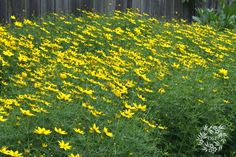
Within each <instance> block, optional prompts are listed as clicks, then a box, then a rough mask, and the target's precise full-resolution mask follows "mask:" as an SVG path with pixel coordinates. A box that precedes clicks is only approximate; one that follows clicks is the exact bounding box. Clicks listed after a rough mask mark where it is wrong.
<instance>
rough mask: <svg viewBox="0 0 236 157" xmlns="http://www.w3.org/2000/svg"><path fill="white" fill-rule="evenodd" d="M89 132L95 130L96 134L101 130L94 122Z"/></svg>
mask: <svg viewBox="0 0 236 157" xmlns="http://www.w3.org/2000/svg"><path fill="white" fill-rule="evenodd" d="M89 132H90V133H94V132H96V133H98V134H100V133H101V131H100V130H99V127H98V126H97V125H96V124H95V123H94V124H93V126H92V127H90V129H89Z"/></svg>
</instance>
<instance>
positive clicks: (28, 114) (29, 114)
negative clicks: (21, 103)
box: [20, 108, 35, 116]
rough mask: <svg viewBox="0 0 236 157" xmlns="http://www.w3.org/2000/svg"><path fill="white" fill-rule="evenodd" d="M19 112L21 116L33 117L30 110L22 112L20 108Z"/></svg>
mask: <svg viewBox="0 0 236 157" xmlns="http://www.w3.org/2000/svg"><path fill="white" fill-rule="evenodd" d="M20 111H21V113H22V114H23V115H26V116H35V115H34V114H33V113H31V112H30V110H24V109H22V108H20Z"/></svg>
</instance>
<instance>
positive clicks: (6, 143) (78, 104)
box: [0, 11, 236, 157]
mask: <svg viewBox="0 0 236 157" xmlns="http://www.w3.org/2000/svg"><path fill="white" fill-rule="evenodd" d="M11 19H12V22H13V23H14V25H13V26H0V66H1V69H0V79H1V80H0V87H1V90H0V133H1V134H0V154H1V156H17V157H22V156H26V157H28V156H29V157H30V156H40V157H43V156H45V157H48V156H56V157H60V156H61V157H64V156H68V157H80V156H84V157H86V156H91V157H92V156H96V157H100V156H101V157H103V156H117V157H118V156H120V157H124V156H142V157H143V156H144V157H145V156H147V157H151V156H153V157H156V156H161V157H162V156H181V157H184V156H186V157H190V156H191V157H198V156H205V157H209V156H219V157H220V156H222V157H223V156H227V157H228V156H229V157H230V156H231V157H233V156H235V153H236V152H235V147H236V143H235V142H234V139H235V138H236V134H235V132H236V129H235V126H236V106H235V104H236V99H235V95H236V83H235V80H236V66H235V62H236V60H235V58H236V53H235V52H236V33H235V32H234V31H232V30H229V29H225V30H223V31H221V32H219V31H217V30H216V29H214V28H212V27H210V26H202V25H200V24H197V23H194V24H192V25H188V24H186V23H183V22H176V21H173V22H163V23H161V22H159V21H158V20H156V19H154V18H150V17H149V16H147V15H143V14H139V13H133V12H130V11H128V12H127V13H122V12H120V11H115V12H114V14H113V15H110V16H105V15H99V14H96V13H91V12H83V15H82V16H81V17H75V16H73V15H58V14H52V15H50V16H48V17H45V18H42V19H40V21H32V20H28V19H24V20H23V21H17V19H15V17H13V16H12V17H11ZM204 126H222V127H223V128H224V130H223V131H222V132H224V135H225V136H224V137H225V138H224V142H221V143H220V144H222V146H220V147H219V148H220V151H204V150H202V145H199V141H200V140H199V134H200V133H201V132H202V128H203V127H204ZM208 130H210V131H211V130H212V129H208ZM210 131H209V132H210ZM214 131H215V132H216V129H214ZM215 134H216V135H218V133H215ZM215 134H214V135H215ZM200 135H201V136H200V137H201V138H202V139H204V141H203V142H202V141H200V142H202V143H203V144H205V143H206V142H207V141H206V139H207V140H208V136H207V138H205V136H203V134H200ZM210 135H212V134H211V133H209V137H211V136H210ZM214 137H215V136H214ZM219 139H221V138H217V140H219ZM209 141H216V140H214V139H209ZM207 146H209V150H211V146H210V145H209V144H207ZM215 146H216V145H215ZM217 148H218V145H217ZM207 150H208V147H207Z"/></svg>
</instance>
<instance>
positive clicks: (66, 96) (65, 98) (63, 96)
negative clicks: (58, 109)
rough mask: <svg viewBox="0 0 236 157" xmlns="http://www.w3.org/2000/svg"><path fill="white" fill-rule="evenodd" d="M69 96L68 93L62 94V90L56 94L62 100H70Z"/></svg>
mask: <svg viewBox="0 0 236 157" xmlns="http://www.w3.org/2000/svg"><path fill="white" fill-rule="evenodd" d="M70 97H71V95H70V94H64V93H62V92H60V93H59V95H58V96H57V98H58V99H59V100H64V101H71V100H72V99H70Z"/></svg>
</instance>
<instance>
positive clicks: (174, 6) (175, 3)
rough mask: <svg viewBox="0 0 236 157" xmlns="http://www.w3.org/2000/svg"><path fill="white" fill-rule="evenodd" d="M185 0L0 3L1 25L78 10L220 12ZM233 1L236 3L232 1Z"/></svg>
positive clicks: (213, 1) (179, 14)
mask: <svg viewBox="0 0 236 157" xmlns="http://www.w3.org/2000/svg"><path fill="white" fill-rule="evenodd" d="M181 1H182V0H0V21H1V22H7V21H10V16H11V15H15V16H16V17H18V18H19V17H26V18H30V17H32V16H43V15H46V14H47V13H49V12H60V13H75V12H76V10H77V9H84V10H89V11H95V12H101V13H109V12H111V11H112V10H115V9H116V10H122V11H125V10H126V8H132V9H134V10H135V9H136V8H138V9H139V10H140V11H142V12H146V13H148V14H150V15H152V16H154V17H157V18H158V17H159V18H160V17H162V16H165V17H166V18H167V19H171V18H184V19H188V20H189V19H191V17H192V15H193V14H194V8H195V7H198V6H206V7H210V8H211V7H214V8H217V5H218V4H217V0H208V1H207V2H206V3H198V4H196V3H193V2H192V1H191V0H190V2H191V3H188V4H187V3H184V4H183V3H182V2H181ZM228 1H232V0H228Z"/></svg>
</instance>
